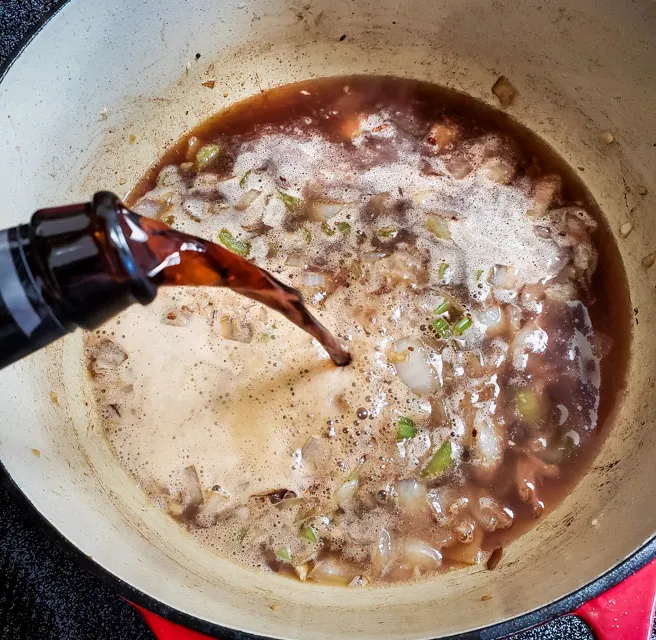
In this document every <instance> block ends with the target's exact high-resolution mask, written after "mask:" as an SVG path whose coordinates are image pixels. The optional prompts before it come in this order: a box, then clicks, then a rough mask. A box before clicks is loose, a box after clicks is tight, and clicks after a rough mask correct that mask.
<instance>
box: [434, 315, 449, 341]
mask: <svg viewBox="0 0 656 640" xmlns="http://www.w3.org/2000/svg"><path fill="white" fill-rule="evenodd" d="M430 326H431V329H432V330H433V331H434V332H435V333H436V334H437V335H438V336H439V337H440V338H442V339H443V340H446V339H447V338H450V337H451V327H449V323H448V322H447V321H446V320H445V319H444V318H443V317H442V316H439V317H437V318H435V319H434V320H433V322H431V324H430Z"/></svg>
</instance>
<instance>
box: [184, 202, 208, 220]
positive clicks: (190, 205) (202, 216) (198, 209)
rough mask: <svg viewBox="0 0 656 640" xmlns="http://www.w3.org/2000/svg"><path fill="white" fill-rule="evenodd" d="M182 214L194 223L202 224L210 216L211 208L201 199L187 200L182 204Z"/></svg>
mask: <svg viewBox="0 0 656 640" xmlns="http://www.w3.org/2000/svg"><path fill="white" fill-rule="evenodd" d="M183 209H184V212H185V213H186V214H187V215H188V216H189V217H190V218H191V219H192V220H194V221H195V222H204V221H205V220H208V219H209V218H210V217H211V215H212V207H211V206H210V203H209V202H206V201H205V200H203V199H202V198H189V199H188V200H185V202H184V204H183Z"/></svg>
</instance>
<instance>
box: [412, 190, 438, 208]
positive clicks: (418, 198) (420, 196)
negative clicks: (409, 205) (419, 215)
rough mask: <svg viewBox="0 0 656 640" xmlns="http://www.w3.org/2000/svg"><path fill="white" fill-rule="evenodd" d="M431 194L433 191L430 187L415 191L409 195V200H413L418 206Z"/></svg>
mask: <svg viewBox="0 0 656 640" xmlns="http://www.w3.org/2000/svg"><path fill="white" fill-rule="evenodd" d="M431 195H433V192H432V191H431V190H430V189H426V190H424V191H415V193H413V194H412V195H411V196H410V200H412V202H414V203H415V204H416V205H417V206H418V207H420V206H421V205H422V204H423V203H424V202H425V201H426V200H427V199H428V198H430V197H431Z"/></svg>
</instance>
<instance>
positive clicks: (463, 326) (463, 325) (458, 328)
mask: <svg viewBox="0 0 656 640" xmlns="http://www.w3.org/2000/svg"><path fill="white" fill-rule="evenodd" d="M472 322H473V321H472V319H471V318H470V317H469V316H465V317H464V318H460V320H458V322H456V323H455V324H454V325H453V333H455V334H457V335H459V336H461V335H462V334H463V333H465V331H467V329H469V327H471V326H472Z"/></svg>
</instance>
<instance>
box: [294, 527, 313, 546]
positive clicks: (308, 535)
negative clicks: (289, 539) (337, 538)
mask: <svg viewBox="0 0 656 640" xmlns="http://www.w3.org/2000/svg"><path fill="white" fill-rule="evenodd" d="M298 535H300V536H301V538H305V540H307V541H308V542H311V543H313V544H314V543H315V542H317V541H318V538H317V534H316V533H315V532H314V529H313V528H312V527H309V526H308V527H303V528H302V529H301V531H300V533H299V534H298Z"/></svg>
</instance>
